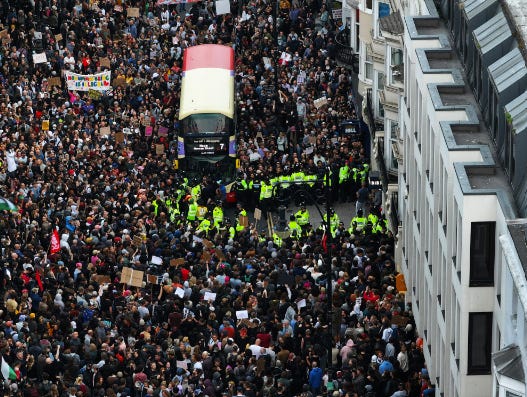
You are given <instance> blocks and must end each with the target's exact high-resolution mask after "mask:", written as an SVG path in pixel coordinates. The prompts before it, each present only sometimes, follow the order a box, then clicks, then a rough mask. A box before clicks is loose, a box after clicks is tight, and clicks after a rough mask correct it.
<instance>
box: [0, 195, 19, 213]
mask: <svg viewBox="0 0 527 397" xmlns="http://www.w3.org/2000/svg"><path fill="white" fill-rule="evenodd" d="M0 211H10V212H17V211H18V207H17V206H16V205H14V204H13V203H12V202H11V201H9V200H8V199H5V198H2V197H0Z"/></svg>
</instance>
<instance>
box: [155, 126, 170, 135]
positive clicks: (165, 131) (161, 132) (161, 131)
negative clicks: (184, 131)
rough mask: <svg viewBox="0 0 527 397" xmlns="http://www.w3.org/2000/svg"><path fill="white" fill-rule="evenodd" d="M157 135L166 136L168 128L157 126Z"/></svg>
mask: <svg viewBox="0 0 527 397" xmlns="http://www.w3.org/2000/svg"><path fill="white" fill-rule="evenodd" d="M157 134H158V135H159V136H167V135H168V128H167V127H163V126H162V125H160V126H159V130H158V131H157Z"/></svg>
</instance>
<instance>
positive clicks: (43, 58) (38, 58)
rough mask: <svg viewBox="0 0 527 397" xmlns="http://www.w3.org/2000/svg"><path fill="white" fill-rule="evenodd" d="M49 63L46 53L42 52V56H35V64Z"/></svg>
mask: <svg viewBox="0 0 527 397" xmlns="http://www.w3.org/2000/svg"><path fill="white" fill-rule="evenodd" d="M47 61H48V57H47V56H46V53H45V52H41V53H40V54H33V63H34V64H38V63H46V62H47Z"/></svg>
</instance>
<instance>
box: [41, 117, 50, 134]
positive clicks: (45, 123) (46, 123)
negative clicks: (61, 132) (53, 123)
mask: <svg viewBox="0 0 527 397" xmlns="http://www.w3.org/2000/svg"><path fill="white" fill-rule="evenodd" d="M42 131H49V120H42Z"/></svg>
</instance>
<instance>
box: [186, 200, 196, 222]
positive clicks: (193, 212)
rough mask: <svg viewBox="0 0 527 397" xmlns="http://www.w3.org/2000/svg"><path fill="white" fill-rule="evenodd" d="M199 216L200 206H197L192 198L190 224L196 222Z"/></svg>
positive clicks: (188, 218) (188, 215) (188, 214)
mask: <svg viewBox="0 0 527 397" xmlns="http://www.w3.org/2000/svg"><path fill="white" fill-rule="evenodd" d="M197 215H198V205H197V204H196V201H195V200H194V199H193V198H191V199H190V200H189V204H188V212H187V220H188V221H190V222H194V221H195V220H196V217H197Z"/></svg>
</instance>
